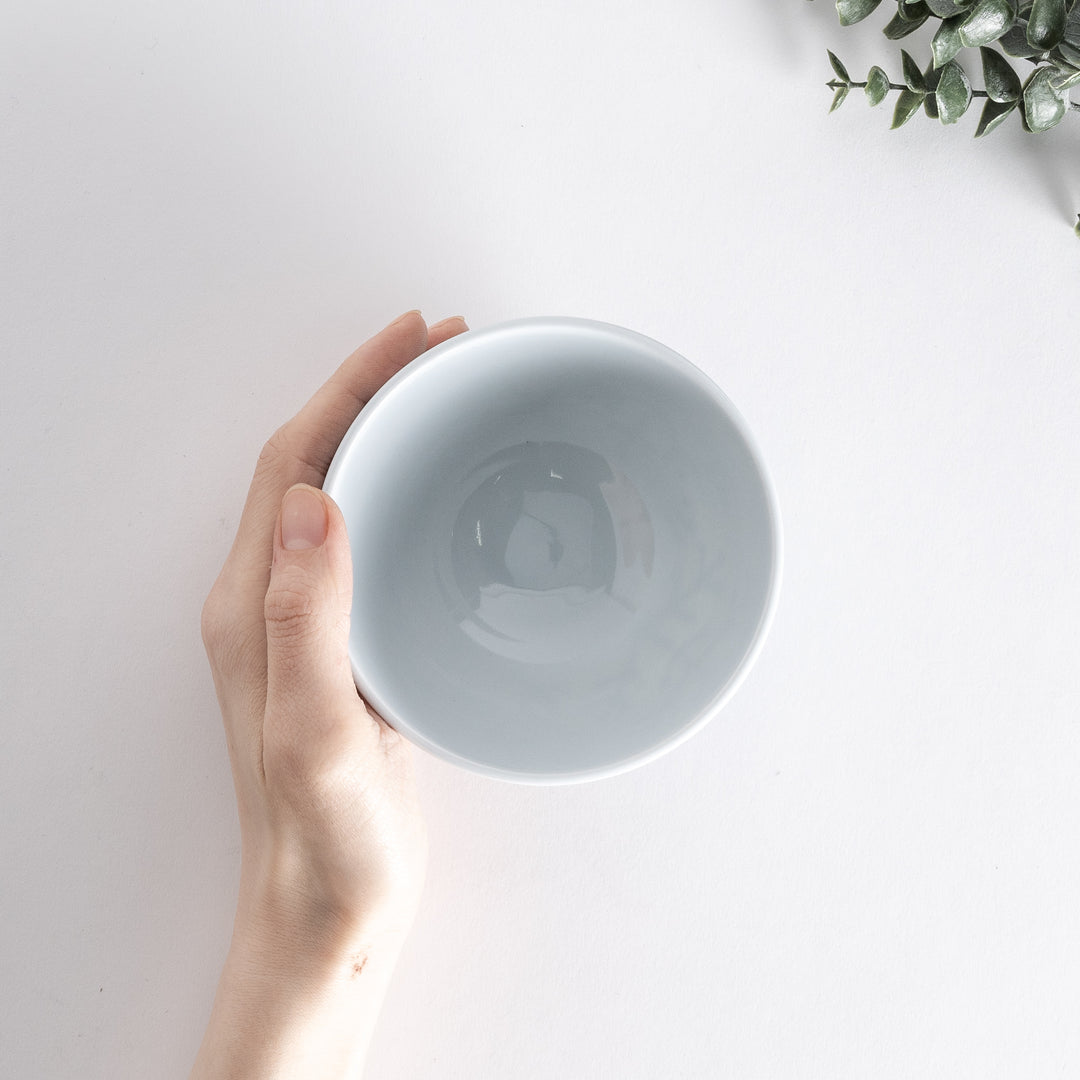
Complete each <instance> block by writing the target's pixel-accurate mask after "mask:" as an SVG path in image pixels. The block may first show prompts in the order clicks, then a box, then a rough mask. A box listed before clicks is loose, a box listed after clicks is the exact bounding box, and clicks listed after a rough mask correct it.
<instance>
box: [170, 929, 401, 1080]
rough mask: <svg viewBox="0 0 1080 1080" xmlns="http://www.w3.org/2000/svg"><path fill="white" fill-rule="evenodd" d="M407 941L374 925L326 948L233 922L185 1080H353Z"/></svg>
mask: <svg viewBox="0 0 1080 1080" xmlns="http://www.w3.org/2000/svg"><path fill="white" fill-rule="evenodd" d="M404 938H405V935H404V933H403V932H402V931H400V930H393V931H383V930H380V929H379V927H378V926H374V925H373V926H371V927H369V928H366V929H365V930H363V932H360V933H355V934H350V935H349V936H348V937H347V938H342V937H337V938H335V939H334V940H326V939H325V938H322V937H321V936H320V935H317V934H311V935H309V934H307V933H305V932H304V931H303V930H298V929H297V928H296V927H289V926H280V927H272V926H269V925H264V924H263V923H262V921H261V920H258V921H255V922H251V921H249V920H247V919H246V918H245V917H244V916H243V915H242V914H239V915H238V916H237V925H236V927H235V929H234V933H233V941H232V945H231V947H230V949H229V954H228V957H227V959H226V962H225V967H224V970H223V971H222V974H221V979H220V981H219V983H218V989H217V994H216V996H215V999H214V1005H213V1010H212V1012H211V1016H210V1022H209V1025H208V1027H207V1030H206V1035H205V1036H204V1038H203V1042H202V1046H201V1048H200V1050H199V1054H198V1057H197V1059H196V1061H195V1067H194V1069H193V1071H192V1073H191V1080H226V1078H228V1080H249V1078H250V1080H255V1078H258V1080H293V1078H296V1080H300V1078H303V1080H309V1078H313V1077H318V1078H319V1080H339V1078H341V1080H359V1078H360V1077H361V1075H362V1072H363V1064H364V1058H365V1056H366V1054H367V1048H368V1044H369V1042H370V1040H371V1035H372V1032H373V1030H374V1027H375V1022H376V1019H377V1017H378V1014H379V1010H380V1008H381V1006H382V1002H383V998H384V996H385V994H386V990H387V987H388V986H389V984H390V979H391V976H392V974H393V970H394V967H395V965H396V963H397V958H398V955H399V953H400V951H401V947H402V945H403V943H404Z"/></svg>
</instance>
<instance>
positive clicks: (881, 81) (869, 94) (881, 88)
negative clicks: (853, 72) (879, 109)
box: [866, 65, 889, 105]
mask: <svg viewBox="0 0 1080 1080" xmlns="http://www.w3.org/2000/svg"><path fill="white" fill-rule="evenodd" d="M888 92H889V76H888V75H886V74H885V72H884V71H882V70H881V68H879V67H878V66H877V65H875V66H874V67H872V68H871V69H870V73H869V74H868V75H867V76H866V100H867V101H869V102H870V104H871V105H880V104H881V103H882V102H883V101H884V100H885V95H886V94H888Z"/></svg>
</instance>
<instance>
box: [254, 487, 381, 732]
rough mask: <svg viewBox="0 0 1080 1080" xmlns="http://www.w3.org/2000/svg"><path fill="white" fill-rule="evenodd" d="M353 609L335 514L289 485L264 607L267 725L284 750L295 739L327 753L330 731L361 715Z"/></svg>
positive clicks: (309, 492)
mask: <svg viewBox="0 0 1080 1080" xmlns="http://www.w3.org/2000/svg"><path fill="white" fill-rule="evenodd" d="M351 606H352V560H351V557H350V554H349V538H348V533H347V532H346V529H345V520H344V518H343V517H342V515H341V511H340V510H339V509H338V506H337V504H336V503H335V502H334V500H333V499H331V498H330V497H329V496H328V495H326V494H325V492H322V491H320V490H319V489H318V488H314V487H310V486H309V485H307V484H295V485H294V486H293V487H291V488H289V490H288V491H287V492H286V493H285V496H284V498H283V499H282V501H281V509H280V512H279V514H278V524H277V528H276V530H275V532H274V562H273V566H272V567H271V569H270V584H269V586H268V588H267V591H266V601H265V605H264V615H265V618H266V676H267V684H266V713H267V719H268V721H270V722H272V723H273V725H274V727H275V728H276V729H277V733H278V734H279V735H280V736H284V737H285V739H286V741H287V742H291V741H292V739H291V738H290V737H289V736H290V733H293V734H295V737H296V738H298V739H300V740H302V742H303V743H306V744H308V745H311V746H313V747H314V746H319V745H324V746H325V743H326V741H327V737H328V736H331V734H332V730H331V729H333V727H334V725H335V724H339V725H340V724H341V723H342V722H343V721H346V719H347V718H348V719H349V720H354V718H355V716H356V711H357V709H358V708H360V709H361V710H362V709H363V706H362V705H361V704H360V699H359V698H358V696H357V693H356V686H355V684H354V683H353V677H352V669H351V667H350V665H349V611H350V608H351ZM320 728H322V729H323V730H322V731H320ZM335 741H336V740H334V739H333V738H329V742H330V743H333V742H335ZM326 748H327V749H329V747H326Z"/></svg>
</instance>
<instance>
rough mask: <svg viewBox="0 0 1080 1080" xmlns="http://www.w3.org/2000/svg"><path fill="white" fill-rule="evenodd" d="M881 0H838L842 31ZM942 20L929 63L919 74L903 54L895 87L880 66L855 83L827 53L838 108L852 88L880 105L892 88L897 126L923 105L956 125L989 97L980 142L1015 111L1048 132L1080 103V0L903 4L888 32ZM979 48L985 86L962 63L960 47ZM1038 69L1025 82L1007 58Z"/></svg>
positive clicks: (896, 34)
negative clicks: (1076, 92)
mask: <svg viewBox="0 0 1080 1080" xmlns="http://www.w3.org/2000/svg"><path fill="white" fill-rule="evenodd" d="M880 3H881V0H836V12H837V15H838V16H839V18H840V25H841V26H851V25H852V24H853V23H857V22H860V21H861V20H863V19H865V18H866V17H867V16H868V15H869V14H870V13H871V12H872V11H874V10H875V9H876V8H877V7H878V5H879V4H880ZM932 18H936V19H939V20H940V25H939V26H938V28H937V31H936V33H935V34H934V37H933V40H932V41H931V43H930V52H931V57H930V63H929V64H928V65H927V67H926V68H924V69H921V68H920V67H919V65H918V64H917V63H916V62H915V60H914V59H913V58H912V57H911V54H910V53H908V52H906V51H905V50H903V49H901V51H900V56H901V61H902V66H903V78H904V81H903V82H902V83H896V82H892V81H891V80H890V79H889V76H888V75H887V74H886V73H885V72H884V71H883V70H882V69H881V68H880V67H877V66H874V67H872V68H871V69H870V72H869V74H868V75H867V77H866V81H865V82H857V81H855V80H854V79H852V78H851V76H850V75H849V74H848V72H847V69H846V68H845V67H844V65H843V64H842V63H841V62H840V60H839V59H838V58H837V57H836V56H835V54H833V53H832V52H830V53H829V61H830V63H831V64H832V68H833V72H834V73H835V75H836V78H834V79H830V80H829V82H828V83H826V85H827V86H828V87H829V88H830V89H831V90H833V91H834V93H833V102H832V108H831V109H830V110H829V111H830V112H832V110H833V109H836V108H839V106H840V105H841V104H842V103H843V101H844V99H845V98H846V97H847V96H848V94H849V93H850V91H851V90H853V89H856V88H861V89H863V90H864V91H865V92H866V97H867V99H868V100H869V102H870V104H871V105H879V104H881V102H882V101H884V99H885V97H886V96H887V95H888V93H889V92H890V91H891V90H899V91H900V96H899V97H898V98H897V99H896V106H895V108H894V110H893V122H892V126H893V127H894V128H898V127H901V126H902V125H903V124H906V123H907V122H908V121H909V120H910V119H911V118H912V117H913V116H914V115H915V113H917V112H918V111H919V109H920V108H922V109H923V111H924V112H925V113H926V115H927V116H929V117H931V118H933V119H937V120H940V121H941V122H942V123H943V124H955V123H956V122H957V121H958V120H959V119H960V117H961V116H963V115H964V113H965V112H967V109H968V106H969V105H970V104H971V102H972V100H973V99H974V98H985V99H986V102H985V104H984V105H983V109H982V115H981V116H980V118H979V124H978V127H977V128H976V130H975V137H976V138H979V137H980V136H982V135H988V134H989V133H990V132H991V131H993V130H994V129H995V128H997V127H999V126H1000V125H1001V124H1002V123H1003V122H1004V121H1005V120H1006V119H1007V118H1008V117H1009V116H1010V115H1011V114H1012V113H1014V112H1015V113H1017V114H1018V115H1019V116H1020V120H1021V123H1022V124H1023V127H1024V130H1025V131H1029V132H1032V133H1037V132H1041V131H1049V130H1050V128H1052V127H1055V126H1056V125H1057V124H1059V123H1061V121H1062V120H1064V119H1065V116H1066V115H1067V114H1068V113H1069V112H1071V111H1073V110H1080V104H1077V103H1076V102H1074V101H1072V100H1071V99H1070V97H1069V91H1070V90H1071V89H1072V88H1073V87H1074V86H1078V85H1080V0H1033V2H1032V3H1022V4H1018V3H1017V2H1016V0H897V3H896V15H895V16H893V18H892V19H890V20H889V22H888V24H887V25H886V26H885V28H884V31H883V33H884V34H885V36H886V37H887V38H889V39H890V40H892V41H896V40H899V39H900V38H904V37H907V35H908V34H911V33H914V31H916V30H918V28H919V27H920V26H922V25H923V23H925V22H926V21H927V20H928V19H932ZM965 47H967V48H977V49H978V50H979V55H980V57H981V60H982V82H983V89H980V90H976V89H974V88H973V87H972V84H971V79H970V78H969V77H968V73H967V72H966V71H965V70H964V67H963V65H962V64H961V63H960V61H959V60H958V59H957V58H956V57H957V54H958V53H959V52H960V50H961V49H962V48H965ZM1003 54H1008V55H1009V56H1012V57H1016V58H1018V59H1023V60H1026V61H1028V62H1029V63H1031V64H1032V65H1033V68H1032V70H1031V72H1030V73H1029V74H1028V76H1027V78H1026V79H1025V80H1023V81H1022V82H1021V79H1020V76H1019V75H1018V74H1017V73H1016V71H1015V69H1014V68H1013V66H1012V64H1011V63H1010V62H1009V61H1008V60H1007V59H1006V58H1005V55H1003Z"/></svg>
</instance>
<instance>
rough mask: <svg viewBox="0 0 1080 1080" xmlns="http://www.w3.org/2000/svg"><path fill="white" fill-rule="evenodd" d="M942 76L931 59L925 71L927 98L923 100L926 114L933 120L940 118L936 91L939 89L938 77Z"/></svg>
mask: <svg viewBox="0 0 1080 1080" xmlns="http://www.w3.org/2000/svg"><path fill="white" fill-rule="evenodd" d="M940 77H941V72H940V71H938V69H937V68H936V67H934V62H933V61H931V62H930V63H929V64H928V65H927V67H926V70H925V71H924V72H923V78H924V79H925V80H926V91H927V93H926V100H925V101H924V102H923V108H924V109H925V110H926V115H927V116H929V117H930V119H931V120H936V119H937V118H938V111H937V95H936V94H935V93H934V91H935V90H936V89H937V84H938V79H939V78H940Z"/></svg>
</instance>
